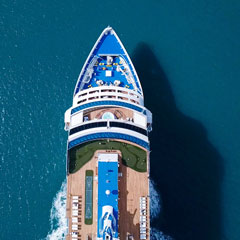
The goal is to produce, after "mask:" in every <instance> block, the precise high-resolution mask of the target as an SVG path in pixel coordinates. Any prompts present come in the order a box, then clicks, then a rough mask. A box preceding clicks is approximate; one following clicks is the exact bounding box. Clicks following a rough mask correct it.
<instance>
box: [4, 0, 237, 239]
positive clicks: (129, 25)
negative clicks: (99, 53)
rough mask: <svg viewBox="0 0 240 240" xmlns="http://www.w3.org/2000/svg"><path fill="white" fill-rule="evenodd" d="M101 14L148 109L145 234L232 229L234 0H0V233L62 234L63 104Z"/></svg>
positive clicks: (188, 235)
mask: <svg viewBox="0 0 240 240" xmlns="http://www.w3.org/2000/svg"><path fill="white" fill-rule="evenodd" d="M108 25H111V26H112V27H113V28H114V29H115V30H116V32H117V34H118V35H119V37H120V38H121V40H122V42H123V44H124V45H125V47H126V49H127V51H128V52H129V54H130V56H131V57H132V60H133V63H134V65H135V67H136V70H137V72H138V74H139V77H140V80H141V82H142V86H143V90H144V95H145V104H146V106H147V107H148V108H149V109H150V110H151V111H152V113H153V132H152V133H151V135H150V140H151V149H152V152H151V178H152V180H151V192H152V199H153V201H152V204H153V206H152V216H153V217H152V235H153V238H152V239H157V240H159V239H176V240H200V239H205V240H208V239H209V240H238V239H239V238H240V228H239V226H240V1H239V0H228V1H227V0H188V1H186V0H168V1H166V0H149V1H143V0H138V1H133V0H129V1H96V0H95V1H83V0H78V1H76V0H68V1H66V0H65V1H63V0H58V1H56V0H51V1H47V0H40V1H36V0H35V1H33V0H12V1H9V0H0V121H1V124H0V152H1V159H0V239H1V240H10V239H19V240H28V239H29V240H33V239H36V240H40V239H41V240H42V239H48V240H59V239H64V237H63V236H64V234H65V232H66V220H65V215H64V214H65V201H66V194H65V192H66V171H65V152H66V141H67V133H66V132H64V130H63V127H64V112H65V110H66V109H67V108H68V107H70V106H71V103H72V94H73V90H74V87H75V84H76V80H77V78H78V74H79V72H80V70H81V68H82V66H83V63H84V61H85V59H86V57H87V56H88V54H89V52H90V50H91V48H92V46H93V45H94V43H95V41H96V39H97V38H98V36H99V34H100V33H101V31H102V30H103V29H104V28H105V27H107V26H108Z"/></svg>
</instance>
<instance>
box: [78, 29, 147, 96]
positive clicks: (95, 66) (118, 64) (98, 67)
mask: <svg viewBox="0 0 240 240" xmlns="http://www.w3.org/2000/svg"><path fill="white" fill-rule="evenodd" d="M109 74H110V75H109ZM116 80H117V81H116ZM98 86H118V87H122V88H126V89H131V90H134V91H135V92H136V93H139V94H140V95H141V96H143V92H142V87H141V84H140V81H139V79H138V76H137V73H136V71H135V69H134V66H133V64H132V62H131V59H130V57H129V56H128V54H127V51H126V50H125V48H124V46H123V44H122V43H121V41H120V39H119V38H118V36H117V34H116V33H115V31H114V30H113V29H112V28H111V27H107V28H106V29H104V31H103V32H102V34H101V35H100V37H99V38H98V40H97V42H96V43H95V45H94V47H93V49H92V51H91V52H90V54H89V56H88V58H87V60H86V62H85V64H84V66H83V68H82V71H81V73H80V75H79V78H78V81H77V84H76V87H75V90H74V96H75V95H76V94H77V93H78V92H79V91H82V90H84V89H89V88H94V87H98Z"/></svg>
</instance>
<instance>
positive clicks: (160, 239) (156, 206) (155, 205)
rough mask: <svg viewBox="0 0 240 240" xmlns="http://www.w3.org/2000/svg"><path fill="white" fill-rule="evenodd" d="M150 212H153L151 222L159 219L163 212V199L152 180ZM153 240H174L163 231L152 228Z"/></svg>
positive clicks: (150, 185)
mask: <svg viewBox="0 0 240 240" xmlns="http://www.w3.org/2000/svg"><path fill="white" fill-rule="evenodd" d="M149 187H150V200H151V201H150V210H151V215H150V216H151V221H152V220H153V219H154V218H156V217H158V216H159V214H160V212H161V198H160V195H159V193H158V192H157V190H156V184H155V183H154V181H153V180H152V179H151V180H150V184H149ZM151 239H152V240H173V238H172V237H170V236H167V235H165V234H164V233H163V232H162V231H160V230H158V229H156V228H154V227H152V228H151Z"/></svg>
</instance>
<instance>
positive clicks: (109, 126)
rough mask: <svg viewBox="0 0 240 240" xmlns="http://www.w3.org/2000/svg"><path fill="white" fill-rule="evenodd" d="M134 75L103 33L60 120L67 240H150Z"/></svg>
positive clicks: (142, 120) (145, 116) (144, 112)
mask: <svg viewBox="0 0 240 240" xmlns="http://www.w3.org/2000/svg"><path fill="white" fill-rule="evenodd" d="M143 100H144V99H143V91H142V87H141V84H140V81H139V79H138V76H137V73H136V71H135V69H134V66H133V64H132V62H131V59H130V57H129V56H128V54H127V52H126V50H125V48H124V46H123V44H122V43H121V41H120V39H119V38H118V36H117V34H116V33H115V31H114V30H113V29H112V28H111V27H107V28H106V29H105V30H104V31H103V32H102V34H101V35H100V37H99V38H98V40H97V42H96V43H95V45H94V47H93V49H92V51H91V52H90V54H89V56H88V58H87V60H86V62H85V64H84V66H83V68H82V71H81V73H80V75H79V78H78V81H77V84H76V87H75V90H74V95H73V104H72V107H71V108H69V109H68V110H67V111H66V113H65V130H67V131H68V133H69V135H68V144H67V209H66V211H67V218H68V235H67V237H66V239H84V240H85V239H92V240H93V239H94V240H95V239H97V240H100V239H103V240H106V239H107V240H116V239H124V240H125V239H150V208H149V207H150V206H149V205H150V198H149V150H150V148H149V139H148V132H149V131H151V125H152V114H151V112H150V111H149V110H148V109H146V108H145V107H144V102H143Z"/></svg>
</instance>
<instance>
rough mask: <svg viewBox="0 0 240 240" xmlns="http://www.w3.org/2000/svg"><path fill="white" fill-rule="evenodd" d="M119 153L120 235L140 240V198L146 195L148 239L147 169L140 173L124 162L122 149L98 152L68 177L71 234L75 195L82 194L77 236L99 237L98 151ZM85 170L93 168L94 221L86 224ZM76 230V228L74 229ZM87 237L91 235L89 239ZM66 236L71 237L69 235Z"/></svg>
mask: <svg viewBox="0 0 240 240" xmlns="http://www.w3.org/2000/svg"><path fill="white" fill-rule="evenodd" d="M100 152H101V153H103V152H104V153H106V152H108V153H109V152H111V153H113V152H114V153H118V154H119V173H122V176H119V178H118V183H119V185H118V186H119V202H118V208H119V238H120V239H124V240H126V239H127V236H129V235H132V236H133V239H134V240H139V239H140V234H139V233H140V205H139V203H140V197H147V204H146V206H147V214H146V218H147V238H146V239H150V237H149V224H150V221H149V211H150V208H149V198H148V196H149V187H148V186H149V180H148V172H145V173H141V172H137V171H135V170H133V169H131V168H129V167H126V166H125V165H123V164H122V161H121V152H120V151H115V150H113V151H109V150H108V151H105V150H100V151H96V152H95V154H94V156H93V158H92V159H91V160H90V161H89V162H87V163H86V164H85V165H84V166H83V167H82V168H81V169H80V170H79V171H77V172H76V173H74V174H70V175H69V176H68V178H67V218H68V219H69V233H71V232H73V231H72V230H71V229H72V199H73V198H72V196H80V197H81V198H82V201H81V202H80V205H82V206H81V209H82V210H81V211H80V212H81V214H80V215H79V217H78V219H79V223H78V225H79V230H78V231H77V232H78V233H79V238H78V239H84V240H85V239H92V240H93V239H96V236H97V201H98V200H97V194H98V180H97V174H98V171H97V160H98V159H97V156H98V153H100ZM86 170H92V171H93V223H92V224H91V225H86V224H85V223H84V217H85V216H84V210H85V209H84V208H85V172H86ZM74 232H76V231H74ZM87 236H88V238H87ZM66 239H69V240H70V239H72V238H71V235H68V236H67V238H66Z"/></svg>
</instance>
